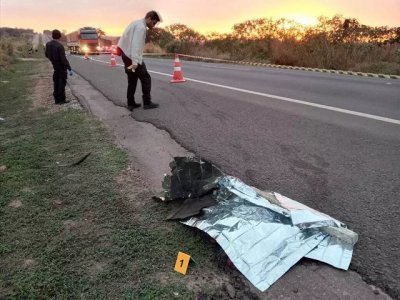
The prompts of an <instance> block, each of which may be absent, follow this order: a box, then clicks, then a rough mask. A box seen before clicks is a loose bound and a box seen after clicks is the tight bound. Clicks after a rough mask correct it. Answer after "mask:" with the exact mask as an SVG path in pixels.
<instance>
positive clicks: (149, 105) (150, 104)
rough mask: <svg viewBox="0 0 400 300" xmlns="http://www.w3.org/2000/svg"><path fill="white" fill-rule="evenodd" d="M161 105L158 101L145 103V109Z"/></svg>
mask: <svg viewBox="0 0 400 300" xmlns="http://www.w3.org/2000/svg"><path fill="white" fill-rule="evenodd" d="M159 106H160V105H159V104H158V103H154V102H150V103H149V104H145V105H143V109H152V108H157V107H159Z"/></svg>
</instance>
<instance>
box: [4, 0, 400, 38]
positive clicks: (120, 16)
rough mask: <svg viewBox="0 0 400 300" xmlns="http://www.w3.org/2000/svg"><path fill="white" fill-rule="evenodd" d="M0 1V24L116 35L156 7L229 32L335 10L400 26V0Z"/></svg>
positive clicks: (202, 27)
mask: <svg viewBox="0 0 400 300" xmlns="http://www.w3.org/2000/svg"><path fill="white" fill-rule="evenodd" d="M0 6H1V11H0V17H1V19H0V26H1V27H18V28H32V29H34V30H35V31H36V32H41V31H42V30H43V29H50V30H52V29H55V28H57V29H60V30H66V31H67V32H71V31H74V30H76V29H78V28H79V27H83V26H92V27H97V28H102V29H103V30H104V31H105V32H106V34H107V35H115V36H117V35H121V33H122V31H123V29H124V28H125V27H126V26H127V25H128V24H129V23H130V22H131V21H133V20H136V19H139V18H142V17H143V16H144V14H145V13H146V12H147V11H149V10H152V9H155V10H157V11H159V12H160V14H161V16H162V17H163V19H164V22H163V23H161V24H160V26H161V27H165V26H167V25H170V24H173V23H181V24H185V25H187V26H189V27H191V28H193V29H195V30H197V31H199V32H201V33H207V32H211V31H216V32H219V33H226V32H230V31H231V29H232V26H233V25H234V24H236V23H240V22H242V21H246V20H251V19H256V18H273V19H279V18H287V19H293V20H295V21H298V22H300V23H302V24H304V25H309V24H313V23H315V21H316V19H317V17H318V16H327V17H332V16H333V15H335V14H340V15H343V16H344V17H354V18H357V19H358V20H359V21H360V22H361V23H363V24H366V25H371V26H384V25H387V26H390V27H397V26H400V0H279V1H276V0H274V1H272V0H247V1H244V0H201V1H194V0H169V1H166V0H153V1H151V0H69V1H65V0H0Z"/></svg>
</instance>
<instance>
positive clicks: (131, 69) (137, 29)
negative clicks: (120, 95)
mask: <svg viewBox="0 0 400 300" xmlns="http://www.w3.org/2000/svg"><path fill="white" fill-rule="evenodd" d="M161 21H162V20H161V16H160V15H159V13H157V12H156V11H154V10H152V11H149V12H148V13H147V14H146V16H145V17H144V19H140V20H137V21H134V22H132V23H131V24H129V25H128V27H127V28H126V29H125V31H124V33H123V34H122V36H121V38H120V40H119V42H118V47H119V48H120V49H121V56H122V60H123V62H124V65H125V73H126V75H127V76H128V90H127V99H128V109H129V110H130V111H132V110H133V109H135V108H137V107H140V104H139V103H136V102H135V92H136V86H137V81H138V79H139V80H140V82H141V84H142V92H143V108H144V109H151V108H157V107H158V106H159V105H158V104H157V103H154V102H152V101H151V95H150V91H151V77H150V74H149V72H147V68H146V65H145V63H144V62H143V49H144V44H145V40H146V27H148V28H149V29H152V28H153V27H154V26H155V25H156V24H157V23H158V22H161Z"/></svg>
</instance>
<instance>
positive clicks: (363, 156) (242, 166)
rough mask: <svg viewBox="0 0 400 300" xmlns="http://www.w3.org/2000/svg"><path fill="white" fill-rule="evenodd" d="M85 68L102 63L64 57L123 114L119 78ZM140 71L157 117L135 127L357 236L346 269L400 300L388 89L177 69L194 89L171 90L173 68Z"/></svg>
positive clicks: (272, 74) (242, 71)
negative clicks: (156, 131) (168, 138)
mask: <svg viewBox="0 0 400 300" xmlns="http://www.w3.org/2000/svg"><path fill="white" fill-rule="evenodd" d="M93 58H94V59H96V60H102V61H104V62H105V63H101V62H98V61H94V60H83V59H82V57H79V56H78V57H77V56H69V57H68V59H69V60H70V62H71V65H72V68H73V69H74V70H75V71H76V72H78V73H79V74H80V75H82V76H83V77H84V78H86V79H87V80H88V81H90V82H91V83H92V84H93V86H95V87H96V88H98V89H99V90H100V91H101V92H102V93H103V94H104V95H105V96H107V97H108V98H109V99H110V100H111V101H113V102H114V103H116V104H117V105H121V106H123V105H125V103H126V86H127V83H126V76H125V74H124V72H123V70H122V68H120V67H116V68H113V67H111V66H110V65H109V60H110V57H109V56H107V55H100V56H93ZM145 62H146V64H147V68H148V69H149V71H150V72H151V75H152V84H153V91H152V95H153V101H154V102H158V103H160V104H161V106H160V108H159V109H156V110H146V111H145V110H142V109H137V110H135V111H134V113H133V117H134V118H135V119H137V120H141V121H145V122H150V123H152V124H154V125H155V126H157V127H158V128H162V129H165V130H167V131H168V132H169V133H170V134H171V135H172V136H173V137H174V138H175V140H176V141H177V142H179V143H180V144H181V145H183V146H184V147H185V148H187V149H189V150H190V151H192V152H194V153H196V154H197V155H199V156H201V157H203V158H204V159H207V160H209V161H211V162H213V163H215V164H216V165H218V166H219V167H220V168H222V170H223V171H225V172H226V173H228V174H231V175H233V176H237V177H239V178H241V179H242V180H243V181H245V182H246V183H248V184H251V185H255V186H257V187H258V188H261V189H267V190H272V191H277V192H279V193H281V194H283V195H285V196H288V197H290V198H292V199H295V200H297V201H300V202H302V203H304V204H306V205H309V206H311V207H313V208H315V209H317V210H320V211H322V212H324V213H327V214H329V215H331V216H333V217H335V218H337V219H339V220H341V221H343V222H345V223H346V224H347V225H348V226H349V227H350V228H351V229H352V230H354V231H356V232H357V233H359V235H360V239H359V242H358V243H357V244H356V246H355V252H354V257H353V261H352V264H351V268H352V269H353V270H355V271H357V272H358V273H359V274H360V275H361V276H362V277H363V279H364V280H366V281H367V282H368V283H372V284H374V285H376V286H378V287H381V288H382V289H384V290H385V291H387V292H388V293H389V294H390V295H391V296H393V297H395V298H400V284H399V282H400V254H399V253H400V252H399V248H400V243H399V241H400V236H399V234H398V220H399V215H400V204H399V201H400V80H390V79H381V78H367V77H357V76H350V75H337V74H325V73H314V72H307V71H297V70H281V69H273V68H263V67H252V66H239V65H229V64H210V63H201V62H188V61H182V60H181V63H182V70H183V73H184V75H185V78H186V79H189V78H190V79H193V80H195V81H192V80H188V81H187V82H186V83H180V84H171V83H170V82H169V81H170V79H171V77H170V75H172V71H173V60H171V59H169V60H164V59H151V58H145ZM117 63H119V64H121V61H120V59H119V58H118V59H117ZM138 90H139V91H140V84H139V85H138ZM139 91H137V93H136V95H137V97H138V98H137V100H138V102H140V97H139V96H140V93H139ZM132 130H135V129H134V128H132Z"/></svg>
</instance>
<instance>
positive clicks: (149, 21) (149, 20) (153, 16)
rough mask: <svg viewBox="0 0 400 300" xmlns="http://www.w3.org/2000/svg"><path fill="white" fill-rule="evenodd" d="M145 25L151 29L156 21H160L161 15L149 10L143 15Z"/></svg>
mask: <svg viewBox="0 0 400 300" xmlns="http://www.w3.org/2000/svg"><path fill="white" fill-rule="evenodd" d="M144 19H145V21H146V25H147V27H149V28H150V29H152V28H153V27H154V26H156V24H157V23H158V22H162V19H161V16H160V14H159V13H158V12H156V11H155V10H152V11H149V12H148V13H147V14H146V16H145V17H144Z"/></svg>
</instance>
